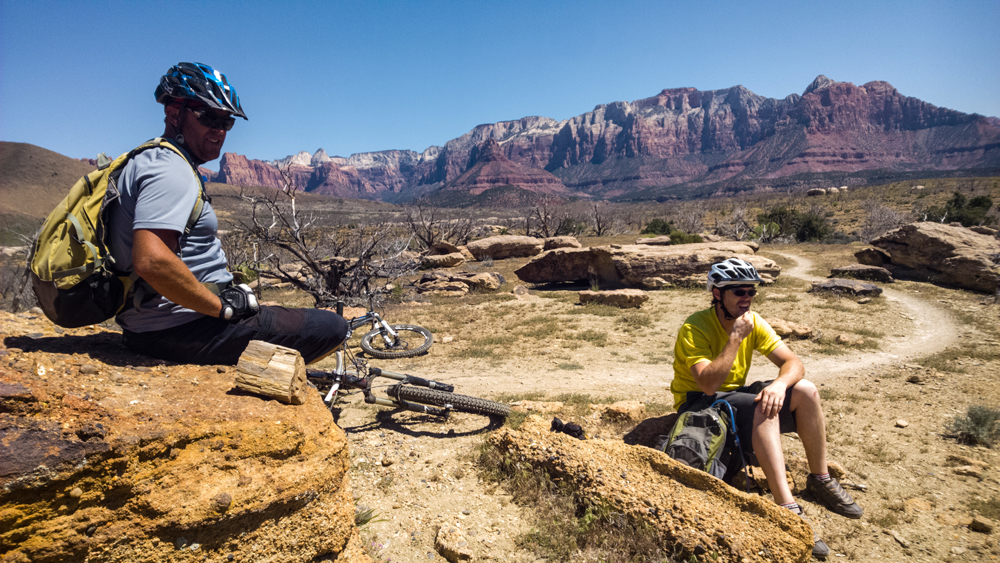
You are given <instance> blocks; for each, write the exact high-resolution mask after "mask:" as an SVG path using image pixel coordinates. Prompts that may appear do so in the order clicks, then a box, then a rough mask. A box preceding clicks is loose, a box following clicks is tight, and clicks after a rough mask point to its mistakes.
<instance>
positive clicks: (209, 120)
mask: <svg viewBox="0 0 1000 563" xmlns="http://www.w3.org/2000/svg"><path fill="white" fill-rule="evenodd" d="M187 109H188V110H189V111H190V112H191V113H193V114H194V116H195V117H197V118H198V123H201V124H202V125H204V126H205V127H208V128H209V129H222V130H223V131H229V130H230V129H232V128H233V125H235V124H236V118H235V117H233V116H231V115H216V114H214V113H209V112H208V111H207V110H204V109H194V108H187Z"/></svg>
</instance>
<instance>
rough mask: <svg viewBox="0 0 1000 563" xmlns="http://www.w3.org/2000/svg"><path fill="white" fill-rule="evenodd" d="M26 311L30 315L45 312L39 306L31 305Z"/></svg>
mask: <svg viewBox="0 0 1000 563" xmlns="http://www.w3.org/2000/svg"><path fill="white" fill-rule="evenodd" d="M28 312H29V313H31V314H32V315H44V314H45V311H43V310H42V308H41V307H32V308H30V309H28Z"/></svg>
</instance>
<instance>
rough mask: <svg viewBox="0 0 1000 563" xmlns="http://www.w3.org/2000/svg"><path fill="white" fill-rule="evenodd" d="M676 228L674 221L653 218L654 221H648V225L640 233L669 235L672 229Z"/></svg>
mask: <svg viewBox="0 0 1000 563" xmlns="http://www.w3.org/2000/svg"><path fill="white" fill-rule="evenodd" d="M673 230H674V224H673V222H672V221H664V220H663V219H653V220H652V221H650V222H648V223H646V226H645V227H643V228H642V230H641V231H639V234H640V235H669V234H670V231H673Z"/></svg>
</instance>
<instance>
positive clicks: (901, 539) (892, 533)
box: [882, 530, 910, 547]
mask: <svg viewBox="0 0 1000 563" xmlns="http://www.w3.org/2000/svg"><path fill="white" fill-rule="evenodd" d="M882 531H883V532H885V534H886V535H890V536H892V539H894V540H896V543H898V544H899V545H901V546H903V547H910V542H908V541H907V540H906V539H905V538H904V537H903V536H900V535H899V533H898V532H896V531H895V530H882Z"/></svg>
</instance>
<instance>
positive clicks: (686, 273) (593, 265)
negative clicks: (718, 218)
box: [514, 242, 781, 288]
mask: <svg viewBox="0 0 1000 563" xmlns="http://www.w3.org/2000/svg"><path fill="white" fill-rule="evenodd" d="M756 251H757V245H756V244H755V243H746V242H701V243H695V244H679V245H675V246H653V245H647V244H642V245H639V244H630V245H609V246H596V247H590V248H560V249H556V250H550V251H547V252H544V253H542V254H540V255H539V256H537V257H535V258H534V259H533V260H531V261H530V262H528V263H527V264H525V265H524V266H522V267H521V268H519V269H517V270H516V271H515V272H514V273H515V274H516V275H517V277H518V278H520V279H521V280H522V281H524V282H528V283H552V282H564V281H591V282H595V281H596V282H598V283H599V284H600V285H601V287H615V286H626V287H637V288H654V287H662V286H664V285H670V284H704V283H705V276H706V275H707V274H708V271H709V269H710V268H711V266H712V264H714V263H716V262H721V261H722V260H725V259H727V258H732V257H739V258H742V259H744V260H746V261H747V262H750V263H751V264H753V265H754V267H755V268H757V271H758V272H760V274H761V277H762V278H763V279H764V280H765V281H770V280H773V279H774V278H775V277H777V276H778V275H779V274H780V273H781V267H780V266H778V265H777V264H776V263H775V262H774V261H773V260H770V259H768V258H764V257H762V256H756V255H755V254H754V253H755V252H756Z"/></svg>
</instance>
